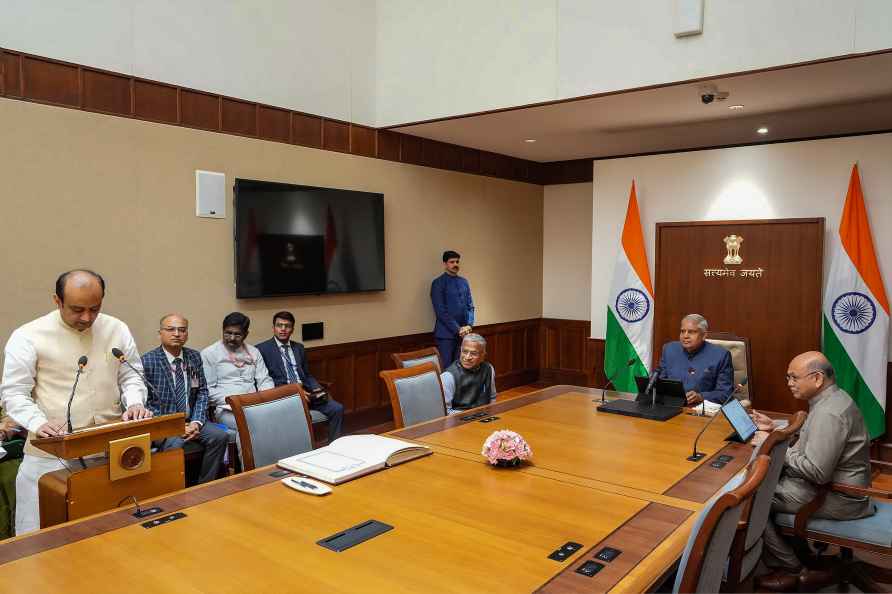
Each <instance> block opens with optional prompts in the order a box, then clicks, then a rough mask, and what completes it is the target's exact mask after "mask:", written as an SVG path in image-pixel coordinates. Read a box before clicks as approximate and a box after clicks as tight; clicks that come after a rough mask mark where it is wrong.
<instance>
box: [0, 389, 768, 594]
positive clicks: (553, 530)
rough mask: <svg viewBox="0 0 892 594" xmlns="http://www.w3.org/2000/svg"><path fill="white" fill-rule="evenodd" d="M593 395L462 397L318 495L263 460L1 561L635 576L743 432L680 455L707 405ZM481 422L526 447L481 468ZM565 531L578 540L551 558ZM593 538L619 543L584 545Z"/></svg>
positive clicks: (34, 568) (455, 583) (258, 575)
mask: <svg viewBox="0 0 892 594" xmlns="http://www.w3.org/2000/svg"><path fill="white" fill-rule="evenodd" d="M600 394H601V391H600V390H592V389H589V388H581V387H575V386H554V387H551V388H546V389H544V390H540V391H537V392H531V393H529V394H525V395H523V396H519V397H516V398H513V399H509V400H505V401H502V402H496V403H493V404H491V405H489V406H486V407H482V408H481V409H479V410H481V411H485V412H487V413H488V416H495V417H498V418H497V419H495V420H493V421H488V422H486V423H483V422H480V419H471V420H465V419H463V418H462V417H466V416H469V414H470V413H472V412H475V411H469V412H468V413H463V414H461V415H453V416H449V417H444V418H441V419H436V420H433V421H429V422H427V423H421V424H418V425H414V426H411V427H407V428H404V429H400V430H396V431H393V432H391V433H390V434H389V435H391V436H393V437H398V438H402V439H406V440H410V441H416V442H419V443H422V444H425V445H427V446H429V447H430V448H431V449H432V450H433V452H434V453H433V455H431V456H426V457H424V458H419V459H416V460H413V461H411V462H407V463H405V464H401V465H399V466H395V467H393V468H388V469H386V470H383V471H380V472H376V473H373V474H370V475H366V476H364V477H360V478H358V479H354V480H352V481H350V482H347V483H344V484H341V485H336V486H333V492H332V493H331V494H330V495H326V496H323V497H314V496H311V495H306V494H303V493H300V492H297V491H294V490H292V489H289V488H287V487H285V486H284V485H282V484H280V478H281V477H274V476H271V473H272V472H273V471H275V470H276V469H275V468H274V467H266V468H260V469H257V470H254V471H251V472H247V473H243V474H240V475H235V476H233V477H229V478H227V479H223V480H219V481H214V482H212V483H208V484H206V485H200V486H197V487H193V488H190V489H185V490H183V491H179V492H177V493H173V494H169V495H166V496H163V497H160V498H156V499H155V500H153V501H151V502H148V504H150V505H153V506H158V507H160V508H162V511H161V512H159V513H158V514H156V515H154V516H151V517H150V518H147V519H146V518H135V517H133V515H132V512H133V508H132V507H130V508H128V509H120V510H115V511H110V512H106V513H103V514H97V515H96V516H91V517H89V518H85V519H82V520H78V521H75V522H69V523H67V524H62V525H59V526H54V527H52V528H48V529H45V530H42V531H40V532H37V533H34V534H31V535H25V536H22V537H18V538H15V539H11V540H9V541H6V542H4V543H2V544H0V572H2V574H3V577H4V581H5V582H6V583H9V584H15V587H16V589H17V590H22V591H29V592H51V591H66V592H120V591H122V590H126V591H128V592H131V593H139V592H184V593H192V592H195V593H199V592H208V593H210V592H214V593H220V592H304V591H307V592H310V591H313V592H533V591H541V592H606V591H610V592H640V591H647V590H648V589H651V588H654V587H656V586H657V585H659V583H660V582H661V581H662V580H663V579H664V578H665V577H666V575H667V574H668V573H671V572H672V571H673V569H674V566H675V565H676V562H677V560H678V558H679V557H680V556H681V553H682V550H683V548H684V545H685V542H686V541H687V538H688V535H689V533H690V530H691V526H692V525H693V523H694V520H695V518H696V515H697V512H698V511H699V510H700V509H701V508H702V506H703V504H704V502H706V501H707V500H708V499H709V497H710V496H712V495H713V494H714V493H715V492H716V491H717V490H718V489H719V488H720V487H721V486H722V485H723V484H724V483H725V482H726V481H727V480H729V479H730V478H731V477H732V476H734V475H735V474H736V473H737V472H739V471H740V470H741V469H742V468H743V467H744V466H745V465H746V463H747V461H748V460H749V457H750V454H751V452H752V448H751V447H750V446H748V445H745V444H736V443H729V442H726V441H725V438H726V437H727V436H728V434H729V432H730V427H729V425H728V424H727V422H726V421H725V420H724V419H723V418H719V419H716V420H715V421H714V422H713V423H712V424H711V425H710V426H709V427H708V428H707V429H706V431H705V432H704V433H703V436H702V438H701V439H700V443H699V446H698V447H699V450H700V451H702V452H705V453H706V454H707V455H706V456H705V457H704V458H703V459H702V460H700V461H698V462H690V461H688V460H687V459H686V458H687V456H689V455H690V453H691V450H692V444H693V441H694V439H695V437H696V436H697V434H698V433H699V432H700V431H701V430H702V429H703V428H704V426H705V424H706V423H707V421H708V418H703V417H698V416H693V415H688V414H682V415H678V416H676V417H674V418H672V419H670V420H669V421H666V422H657V421H650V420H645V419H639V418H632V417H626V416H621V415H615V414H607V413H599V412H598V411H597V404H598V402H593V400H596V401H597V400H600ZM607 394H608V399H612V398H628V397H630V396H629V395H625V394H619V393H614V392H608V393H607ZM475 410H476V409H475ZM497 429H511V430H513V431H516V432H518V433H520V434H521V435H523V436H524V437H525V438H526V440H527V441H528V442H529V444H530V445H531V447H532V449H533V458H532V460H531V461H530V462H528V463H524V464H523V465H521V466H520V467H517V468H496V467H492V466H490V465H489V464H488V463H487V462H486V460H485V459H484V458H483V457H482V456H481V453H480V451H481V448H482V444H483V441H484V440H485V439H486V437H487V436H488V435H489V434H490V433H492V432H493V431H494V430H497ZM719 456H723V458H722V459H721V461H720V460H719ZM729 458H730V459H729ZM143 506H144V507H146V506H147V503H146V502H143ZM177 514H182V515H181V516H178V515H177ZM168 518H170V519H171V521H164V520H166V519H168ZM372 519H373V520H377V521H379V522H383V523H385V524H387V525H389V526H392V527H393V528H392V529H391V530H389V531H387V532H384V533H383V534H380V535H378V536H376V537H374V538H371V539H369V540H367V541H365V542H362V543H360V544H358V545H356V546H354V547H352V548H349V549H346V550H344V551H342V552H334V551H332V550H329V549H327V548H324V547H322V546H319V544H317V541H320V540H322V539H325V538H326V537H329V536H332V535H334V534H337V533H339V532H341V531H344V530H346V529H347V528H350V527H352V526H356V525H358V524H361V523H363V522H366V521H367V520H372ZM158 520H162V521H160V522H159V521H158ZM143 524H145V526H144V525H143ZM567 543H576V544H578V545H579V547H578V550H575V551H574V550H573V549H564V550H565V551H568V550H570V551H573V552H571V553H569V554H568V553H566V552H565V553H564V554H563V555H558V556H557V557H558V558H554V557H555V556H556V555H554V553H555V551H558V550H561V549H562V547H564V545H566V544H567ZM605 547H608V548H612V549H616V550H618V551H620V552H619V554H618V556H615V558H613V559H612V560H610V561H603V560H599V559H598V558H596V555H598V554H599V553H600V552H601V551H602V549H604V548H605ZM574 548H575V547H574ZM593 564H597V566H595V565H593ZM598 566H599V567H598ZM581 567H582V568H584V569H587V570H588V573H593V572H592V568H593V567H597V571H595V572H594V574H593V575H591V576H589V575H585V574H583V573H580V572H579V571H577V570H580V568H581Z"/></svg>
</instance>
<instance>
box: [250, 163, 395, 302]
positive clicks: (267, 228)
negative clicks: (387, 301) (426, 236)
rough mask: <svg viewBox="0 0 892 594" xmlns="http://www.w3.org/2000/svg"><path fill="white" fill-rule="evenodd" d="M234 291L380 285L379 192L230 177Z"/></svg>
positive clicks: (265, 293)
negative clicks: (233, 217) (232, 213)
mask: <svg viewBox="0 0 892 594" xmlns="http://www.w3.org/2000/svg"><path fill="white" fill-rule="evenodd" d="M234 193H235V286H236V290H235V292H236V297H238V298H240V299H241V298H249V297H275V296H280V295H303V294H322V293H355V292H360V291H383V290H384V195H383V194H375V193H372V192H354V191H351V190H337V189H334V188H315V187H312V186H296V185H291V184H281V183H274V182H265V181H257V180H251V179H236V180H235V192H234Z"/></svg>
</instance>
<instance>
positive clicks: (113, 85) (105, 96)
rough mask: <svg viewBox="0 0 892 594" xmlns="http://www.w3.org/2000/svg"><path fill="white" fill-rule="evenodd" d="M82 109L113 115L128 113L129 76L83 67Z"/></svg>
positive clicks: (129, 110)
mask: <svg viewBox="0 0 892 594" xmlns="http://www.w3.org/2000/svg"><path fill="white" fill-rule="evenodd" d="M83 76H84V109H86V110H89V111H98V112H102V113H110V114H115V115H130V113H131V110H132V101H131V85H130V78H128V77H126V76H120V75H117V74H109V73H107V72H100V71H98V70H89V69H86V68H85V69H84V71H83Z"/></svg>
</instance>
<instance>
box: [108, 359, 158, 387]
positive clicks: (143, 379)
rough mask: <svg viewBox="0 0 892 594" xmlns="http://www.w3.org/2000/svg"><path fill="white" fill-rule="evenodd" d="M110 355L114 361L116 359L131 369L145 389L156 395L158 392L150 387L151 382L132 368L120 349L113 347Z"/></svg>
mask: <svg viewBox="0 0 892 594" xmlns="http://www.w3.org/2000/svg"><path fill="white" fill-rule="evenodd" d="M111 354H112V355H114V357H115V359H117V360H118V361H120V362H121V363H122V364H124V365H126V366H127V367H129V368H130V369H132V370H133V371H134V372H135V373H136V375H138V376H139V379H141V380H142V383H144V384H145V385H146V387H147V388H149V389H150V390H151V391H153V392H155V393H156V394H157V393H158V390H157V389H156V388H155V386H153V385H152V382H150V381H149V380H147V379H146V376H145V375H143V373H142V372H141V371H140V370H139V369H137V368H136V367H134V366H133V365H131V364H130V361H128V360H127V357H125V356H124V353H123V352H122V351H121V349H119V348H117V347H115V348H113V349H112V350H111Z"/></svg>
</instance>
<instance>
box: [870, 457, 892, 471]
mask: <svg viewBox="0 0 892 594" xmlns="http://www.w3.org/2000/svg"><path fill="white" fill-rule="evenodd" d="M870 469H871V471H873V473H874V474H892V462H885V461H883V460H871V461H870Z"/></svg>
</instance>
